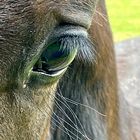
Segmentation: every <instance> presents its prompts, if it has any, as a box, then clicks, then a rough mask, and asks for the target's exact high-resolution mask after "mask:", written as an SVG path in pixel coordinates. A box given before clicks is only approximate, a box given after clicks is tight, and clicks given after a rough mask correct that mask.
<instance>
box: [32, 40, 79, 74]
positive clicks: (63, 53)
mask: <svg viewBox="0 0 140 140" xmlns="http://www.w3.org/2000/svg"><path fill="white" fill-rule="evenodd" d="M76 53H77V48H72V47H71V48H70V47H67V46H65V45H64V46H63V45H62V43H61V42H54V43H52V44H50V45H49V46H48V47H47V49H46V50H45V51H44V52H43V53H42V55H41V57H40V59H39V60H38V62H37V63H36V64H35V66H34V71H39V72H44V73H46V74H50V75H51V74H54V73H56V72H59V71H60V70H62V69H65V68H67V67H68V65H69V64H70V63H71V62H72V61H73V59H74V57H75V55H76Z"/></svg>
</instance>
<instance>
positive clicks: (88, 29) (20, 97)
mask: <svg viewBox="0 0 140 140" xmlns="http://www.w3.org/2000/svg"><path fill="white" fill-rule="evenodd" d="M113 46H114V45H113V39H112V33H111V29H110V24H109V21H108V15H107V11H106V6H105V1H104V0H99V1H98V0H76V1H74V0H22V1H20V0H17V1H14V0H2V1H1V3H0V50H1V51H0V58H1V59H0V62H1V65H0V83H1V85H0V140H11V139H13V140H79V139H81V140H119V139H120V129H119V97H118V84H117V83H118V82H117V72H116V61H115V52H114V47H113Z"/></svg>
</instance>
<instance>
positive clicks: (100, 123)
mask: <svg viewBox="0 0 140 140" xmlns="http://www.w3.org/2000/svg"><path fill="white" fill-rule="evenodd" d="M88 32H89V38H90V40H91V45H90V46H89V48H88V49H91V51H92V52H91V53H90V54H91V55H93V57H88V59H92V58H93V62H91V61H87V62H86V61H84V60H82V58H83V57H81V58H80V59H79V57H77V58H76V59H75V60H74V61H73V63H72V64H71V66H70V68H69V69H68V71H67V72H66V74H65V75H64V76H63V78H62V79H61V81H60V83H59V84H58V88H57V93H56V100H55V101H56V104H55V107H54V115H53V118H54V119H55V120H56V121H55V125H53V124H54V123H53V124H52V126H53V127H54V129H52V130H51V132H52V140H56V138H57V140H62V139H65V140H68V139H70V137H71V138H72V139H76V138H77V137H78V139H80V138H81V139H88V138H89V139H91V140H92V139H96V138H98V139H100V140H105V139H108V140H119V136H118V107H117V99H118V97H117V78H116V65H115V56H114V49H113V41H112V33H111V30H110V26H109V22H108V17H107V12H106V7H105V2H104V0H100V1H99V3H98V5H97V9H96V11H95V13H94V15H93V21H92V24H91V26H90V29H89V31H88ZM89 52H90V51H89ZM62 112H63V113H62ZM65 133H67V135H66V134H65Z"/></svg>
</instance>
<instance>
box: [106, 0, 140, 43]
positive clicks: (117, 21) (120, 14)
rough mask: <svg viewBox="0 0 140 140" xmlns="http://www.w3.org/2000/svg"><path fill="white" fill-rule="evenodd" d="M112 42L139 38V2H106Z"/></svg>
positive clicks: (107, 0) (135, 0)
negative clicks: (112, 37) (112, 36)
mask: <svg viewBox="0 0 140 140" xmlns="http://www.w3.org/2000/svg"><path fill="white" fill-rule="evenodd" d="M106 4H107V8H108V14H109V19H110V23H111V27H112V31H113V35H114V41H115V42H119V41H122V40H125V39H128V38H133V37H136V36H140V0H106Z"/></svg>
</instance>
